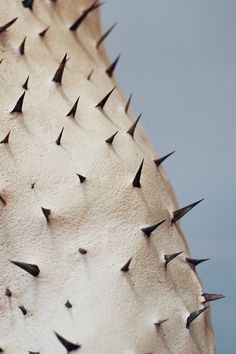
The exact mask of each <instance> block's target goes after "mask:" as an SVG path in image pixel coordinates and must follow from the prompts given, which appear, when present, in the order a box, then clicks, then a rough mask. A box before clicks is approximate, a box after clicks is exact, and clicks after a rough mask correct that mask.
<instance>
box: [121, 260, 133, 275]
mask: <svg viewBox="0 0 236 354" xmlns="http://www.w3.org/2000/svg"><path fill="white" fill-rule="evenodd" d="M131 260H132V257H131V258H130V259H129V260H128V262H127V263H125V265H124V266H123V267H122V268H121V271H122V272H125V273H126V272H128V271H129V265H130V262H131Z"/></svg>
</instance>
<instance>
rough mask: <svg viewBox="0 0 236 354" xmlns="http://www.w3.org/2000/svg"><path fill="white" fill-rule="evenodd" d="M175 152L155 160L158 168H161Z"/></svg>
mask: <svg viewBox="0 0 236 354" xmlns="http://www.w3.org/2000/svg"><path fill="white" fill-rule="evenodd" d="M174 152H175V151H172V152H170V153H169V154H167V155H165V156H163V157H160V158H159V159H156V160H154V162H155V164H156V166H157V167H159V166H160V165H161V164H162V162H163V161H165V159H167V158H168V157H169V156H171V155H172V154H173V153H174Z"/></svg>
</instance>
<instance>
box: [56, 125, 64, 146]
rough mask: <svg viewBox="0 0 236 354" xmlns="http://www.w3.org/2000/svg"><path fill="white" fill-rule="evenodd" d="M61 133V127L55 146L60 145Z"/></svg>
mask: <svg viewBox="0 0 236 354" xmlns="http://www.w3.org/2000/svg"><path fill="white" fill-rule="evenodd" d="M63 131H64V127H63V128H62V130H61V131H60V134H59V135H58V138H57V140H56V144H57V145H61V138H62V134H63Z"/></svg>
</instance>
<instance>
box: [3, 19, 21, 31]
mask: <svg viewBox="0 0 236 354" xmlns="http://www.w3.org/2000/svg"><path fill="white" fill-rule="evenodd" d="M17 18H18V17H16V18H14V19H13V20H11V21H9V22H7V23H5V25H2V26H0V33H2V32H5V31H6V30H7V29H8V28H9V27H10V26H11V25H13V23H15V22H16V20H17Z"/></svg>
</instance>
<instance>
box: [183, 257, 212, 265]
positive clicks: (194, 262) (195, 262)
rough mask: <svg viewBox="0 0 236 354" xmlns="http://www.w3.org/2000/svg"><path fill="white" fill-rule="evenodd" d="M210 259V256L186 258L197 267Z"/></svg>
mask: <svg viewBox="0 0 236 354" xmlns="http://www.w3.org/2000/svg"><path fill="white" fill-rule="evenodd" d="M209 260H210V258H202V259H195V258H186V261H187V262H188V263H190V264H191V265H192V266H194V267H196V266H197V265H198V264H200V263H202V262H206V261H209Z"/></svg>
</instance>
